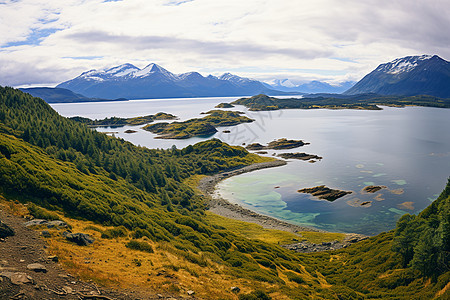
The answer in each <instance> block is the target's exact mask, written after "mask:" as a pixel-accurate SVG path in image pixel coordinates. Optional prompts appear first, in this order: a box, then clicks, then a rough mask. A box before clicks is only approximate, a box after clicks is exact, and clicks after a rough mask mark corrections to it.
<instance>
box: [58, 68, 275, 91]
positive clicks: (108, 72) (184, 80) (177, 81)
mask: <svg viewBox="0 0 450 300" xmlns="http://www.w3.org/2000/svg"><path fill="white" fill-rule="evenodd" d="M57 87H58V88H66V89H69V90H71V91H73V92H75V93H79V94H83V95H85V96H87V97H95V98H106V99H117V98H127V99H146V98H178V97H212V96H245V95H255V94H260V93H265V94H270V95H279V94H283V93H282V92H279V91H275V90H272V89H270V88H268V87H267V86H266V85H264V84H263V83H262V82H260V81H257V80H252V79H248V78H244V77H239V76H236V75H233V74H230V73H225V74H223V75H221V76H219V77H216V76H212V75H209V76H207V77H204V76H202V75H201V74H200V73H198V72H189V73H183V74H178V75H177V74H174V73H171V72H170V71H168V70H166V69H164V68H163V67H161V66H159V65H157V64H154V63H151V64H149V65H147V66H146V67H145V68H143V69H139V68H138V67H136V66H134V65H132V64H123V65H120V66H116V67H113V68H109V69H105V70H99V71H97V70H90V71H87V72H84V73H82V74H81V75H80V76H78V77H76V78H74V79H72V80H69V81H66V82H63V83H61V84H59V85H58V86H57Z"/></svg>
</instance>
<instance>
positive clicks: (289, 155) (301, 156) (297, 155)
mask: <svg viewBox="0 0 450 300" xmlns="http://www.w3.org/2000/svg"><path fill="white" fill-rule="evenodd" d="M277 156H279V157H281V158H284V159H299V160H305V161H308V160H309V161H310V160H314V159H317V160H321V159H322V157H320V156H317V155H315V154H307V153H303V152H302V153H300V152H297V153H280V154H278V155H277Z"/></svg>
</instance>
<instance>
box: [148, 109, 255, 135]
mask: <svg viewBox="0 0 450 300" xmlns="http://www.w3.org/2000/svg"><path fill="white" fill-rule="evenodd" d="M202 114H206V115H207V116H206V117H203V118H201V119H190V120H187V121H184V122H172V123H166V122H162V123H155V124H148V125H146V126H144V129H145V130H147V131H150V132H152V133H155V134H158V135H159V136H158V137H156V138H159V139H187V138H191V137H194V136H209V135H213V134H214V133H216V132H217V129H216V127H220V126H235V125H239V124H242V123H251V122H253V121H254V120H253V119H250V118H248V117H246V116H242V114H243V113H242V112H235V111H226V110H211V111H208V112H205V113H202Z"/></svg>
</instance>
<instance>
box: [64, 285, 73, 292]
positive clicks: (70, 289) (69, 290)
mask: <svg viewBox="0 0 450 300" xmlns="http://www.w3.org/2000/svg"><path fill="white" fill-rule="evenodd" d="M62 290H63V291H64V293H66V294H72V292H73V289H72V288H71V287H70V286H66V285H65V286H63V287H62Z"/></svg>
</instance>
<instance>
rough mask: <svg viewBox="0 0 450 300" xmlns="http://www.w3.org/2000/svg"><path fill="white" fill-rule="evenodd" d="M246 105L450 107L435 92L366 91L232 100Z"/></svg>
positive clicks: (261, 108) (267, 107)
mask: <svg viewBox="0 0 450 300" xmlns="http://www.w3.org/2000/svg"><path fill="white" fill-rule="evenodd" d="M231 103H232V104H235V105H244V106H245V107H247V108H248V109H249V110H251V111H270V110H278V109H321V108H322V109H362V110H382V108H381V107H379V106H378V105H384V106H392V107H405V106H425V107H440V108H450V99H441V98H437V97H433V96H380V95H376V94H363V95H351V96H346V95H333V97H330V95H326V94H324V95H322V96H316V97H305V98H287V99H280V98H275V97H269V96H267V95H264V94H260V95H256V96H253V97H250V98H241V99H238V100H235V101H233V102H231Z"/></svg>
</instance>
